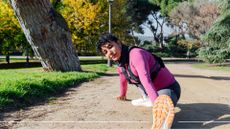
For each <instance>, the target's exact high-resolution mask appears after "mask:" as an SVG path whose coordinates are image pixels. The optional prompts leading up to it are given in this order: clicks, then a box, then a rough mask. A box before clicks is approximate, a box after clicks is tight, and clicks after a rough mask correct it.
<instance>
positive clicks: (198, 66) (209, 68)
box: [192, 63, 230, 72]
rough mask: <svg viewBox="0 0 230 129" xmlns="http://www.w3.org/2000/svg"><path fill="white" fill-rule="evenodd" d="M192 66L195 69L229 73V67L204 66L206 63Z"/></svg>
mask: <svg viewBox="0 0 230 129" xmlns="http://www.w3.org/2000/svg"><path fill="white" fill-rule="evenodd" d="M192 66H193V67H195V68H199V69H208V70H218V71H224V72H230V66H212V65H210V64H206V63H199V64H193V65H192Z"/></svg>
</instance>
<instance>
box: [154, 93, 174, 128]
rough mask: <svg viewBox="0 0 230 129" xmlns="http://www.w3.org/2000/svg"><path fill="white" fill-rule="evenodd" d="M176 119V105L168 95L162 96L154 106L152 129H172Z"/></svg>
mask: <svg viewBox="0 0 230 129" xmlns="http://www.w3.org/2000/svg"><path fill="white" fill-rule="evenodd" d="M173 119H174V105H173V102H172V100H171V98H170V97H169V96H167V95H160V96H158V97H157V99H156V100H155V102H154V105H153V125H152V129H170V128H171V126H172V123H173Z"/></svg>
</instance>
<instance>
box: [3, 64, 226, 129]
mask: <svg viewBox="0 0 230 129" xmlns="http://www.w3.org/2000/svg"><path fill="white" fill-rule="evenodd" d="M167 66H168V67H169V69H170V70H171V71H172V72H173V73H174V74H175V76H176V78H177V80H178V81H179V82H180V84H181V85H182V95H181V99H180V101H179V104H178V105H177V107H176V118H175V122H174V125H173V128H180V129H181V128H193V129H194V128H216V129H230V73H227V72H215V71H210V70H199V69H194V68H191V67H190V65H188V64H168V65H167ZM118 86H119V79H118V76H117V75H116V74H114V73H112V74H110V76H104V77H101V78H98V79H95V80H94V81H91V82H86V83H83V84H81V86H80V87H76V88H71V89H70V90H69V91H68V92H66V93H65V95H64V96H62V97H59V98H57V99H56V100H53V101H51V102H49V103H47V104H43V105H38V106H34V107H29V108H27V109H25V110H21V111H17V112H10V113H1V114H0V117H1V120H4V121H5V122H1V124H2V125H3V124H4V125H5V128H10V129H150V127H151V119H152V118H151V108H144V107H134V106H132V105H131V103H130V101H125V102H122V101H117V100H116V99H114V97H115V96H116V95H118V93H119V88H118ZM137 97H139V93H138V91H137V90H136V88H135V87H132V86H130V87H129V90H128V98H129V99H134V98H137ZM0 127H1V126H0Z"/></svg>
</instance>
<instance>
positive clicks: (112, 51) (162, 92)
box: [97, 33, 180, 129]
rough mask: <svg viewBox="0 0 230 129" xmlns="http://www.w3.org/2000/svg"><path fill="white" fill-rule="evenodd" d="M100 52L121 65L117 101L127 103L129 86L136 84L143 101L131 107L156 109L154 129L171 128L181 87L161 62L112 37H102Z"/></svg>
mask: <svg viewBox="0 0 230 129" xmlns="http://www.w3.org/2000/svg"><path fill="white" fill-rule="evenodd" d="M97 50H98V51H100V52H101V53H102V54H103V55H105V56H106V57H107V58H108V59H110V60H113V61H115V62H117V64H118V67H117V72H118V73H119V77H120V95H119V96H118V97H117V99H118V100H126V92H127V82H129V83H130V84H135V85H136V86H137V87H138V89H139V90H140V91H141V94H142V98H141V99H137V100H132V104H133V105H135V106H139V105H142V106H153V126H152V129H158V128H164V129H165V128H166V129H167V128H170V127H171V125H172V122H173V119H174V106H176V104H177V102H178V100H179V98H180V85H179V84H178V82H177V81H176V80H175V78H174V76H173V75H172V74H171V73H170V72H169V70H168V69H167V68H166V66H165V65H164V63H163V61H162V60H161V58H159V57H157V56H155V55H154V54H151V53H150V52H148V51H146V50H144V49H142V48H139V47H134V46H133V47H131V46H126V45H124V44H122V42H121V41H120V40H119V39H118V38H117V37H115V36H114V35H112V34H110V33H103V34H102V35H101V36H100V38H99V40H98V42H97Z"/></svg>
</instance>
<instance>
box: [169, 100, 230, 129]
mask: <svg viewBox="0 0 230 129" xmlns="http://www.w3.org/2000/svg"><path fill="white" fill-rule="evenodd" d="M177 107H178V108H180V111H179V112H177V113H176V116H175V121H174V124H173V126H172V128H214V127H217V126H221V125H225V124H230V105H226V104H215V103H194V104H178V105H177Z"/></svg>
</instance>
